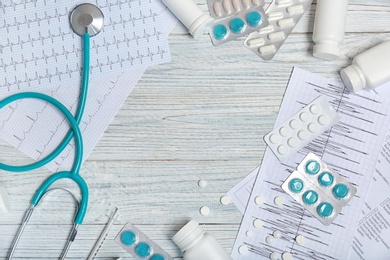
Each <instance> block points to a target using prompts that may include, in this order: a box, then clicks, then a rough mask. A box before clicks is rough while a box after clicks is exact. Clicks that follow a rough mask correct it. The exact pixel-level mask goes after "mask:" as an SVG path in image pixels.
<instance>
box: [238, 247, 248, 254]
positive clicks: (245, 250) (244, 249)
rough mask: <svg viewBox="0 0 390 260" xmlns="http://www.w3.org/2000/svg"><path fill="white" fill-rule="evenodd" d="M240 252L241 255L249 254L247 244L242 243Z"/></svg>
mask: <svg viewBox="0 0 390 260" xmlns="http://www.w3.org/2000/svg"><path fill="white" fill-rule="evenodd" d="M238 252H239V253H240V255H247V254H248V253H249V249H248V247H247V246H245V245H242V246H240V247H239V248H238Z"/></svg>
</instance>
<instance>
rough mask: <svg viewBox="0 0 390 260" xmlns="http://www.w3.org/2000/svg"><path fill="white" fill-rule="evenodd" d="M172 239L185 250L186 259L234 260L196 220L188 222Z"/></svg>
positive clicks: (184, 256)
mask: <svg viewBox="0 0 390 260" xmlns="http://www.w3.org/2000/svg"><path fill="white" fill-rule="evenodd" d="M172 240H173V242H175V244H176V245H177V246H178V247H179V248H180V250H181V251H182V252H184V255H183V258H184V260H232V258H231V257H230V256H229V255H228V254H227V253H226V251H225V250H224V249H223V248H222V246H221V245H220V244H219V243H218V241H217V240H215V238H214V237H212V236H211V235H210V234H207V233H205V232H204V230H203V229H202V228H201V227H200V226H199V224H198V222H196V221H195V220H191V221H190V222H188V223H187V225H185V226H184V227H183V228H182V229H180V230H179V231H178V232H177V233H176V235H174V236H173V238H172Z"/></svg>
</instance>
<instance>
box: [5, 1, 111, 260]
mask: <svg viewBox="0 0 390 260" xmlns="http://www.w3.org/2000/svg"><path fill="white" fill-rule="evenodd" d="M69 19H70V24H71V27H72V29H73V31H74V32H75V33H76V34H77V35H79V36H82V37H83V42H84V44H83V47H84V62H83V74H82V82H81V90H80V96H79V103H78V107H77V111H76V114H75V116H73V115H72V114H71V113H70V112H69V110H68V109H67V108H66V107H65V106H64V105H63V104H62V103H61V102H59V101H58V100H56V99H54V98H53V97H51V96H47V95H44V94H41V93H35V92H25V93H19V94H15V95H12V96H9V97H7V98H5V99H3V100H2V101H0V109H1V108H3V107H4V106H6V105H8V104H10V103H12V102H15V101H17V100H21V99H40V100H43V101H46V102H48V103H50V104H51V105H53V106H54V107H55V108H57V109H58V110H59V111H60V112H62V113H63V115H64V116H65V117H66V119H67V120H68V122H69V124H70V128H71V129H70V130H69V132H68V133H67V134H66V136H65V137H64V139H63V140H62V142H61V143H60V144H59V145H58V146H57V148H56V149H55V150H54V151H53V152H51V153H50V154H49V155H48V156H46V157H45V158H43V159H42V160H40V161H37V162H35V163H32V164H29V165H24V166H12V165H7V164H4V163H0V169H2V170H6V171H12V172H22V171H30V170H34V169H37V168H39V167H41V166H43V165H46V164H47V163H49V162H50V161H52V160H53V159H54V158H56V157H57V156H58V155H59V154H60V153H61V152H62V151H63V150H64V149H65V147H66V146H67V145H68V144H69V142H70V141H71V139H72V138H75V149H76V152H75V159H74V162H73V165H72V169H71V170H70V171H62V172H58V173H55V174H53V175H51V176H50V177H49V178H47V179H46V180H45V181H44V182H43V183H42V185H41V186H40V187H39V189H38V190H37V191H36V193H35V195H34V197H33V199H32V200H31V205H30V207H29V208H28V209H27V211H26V213H25V214H24V217H23V220H22V224H21V226H20V227H19V230H18V232H17V234H16V236H15V238H14V241H13V243H12V246H11V249H10V251H9V254H8V256H7V259H12V256H13V254H14V252H15V249H16V246H17V244H18V242H19V240H20V237H21V235H22V233H23V231H24V228H25V227H26V225H27V223H28V221H29V219H30V217H31V215H32V213H33V211H34V209H35V207H36V206H37V205H38V204H39V202H40V201H41V200H42V198H43V196H44V195H45V194H46V193H47V192H48V189H49V188H50V187H51V186H52V184H53V183H54V182H56V181H58V180H60V179H70V180H72V181H73V182H75V183H76V184H77V185H78V187H79V189H80V193H81V200H80V203H79V206H78V210H77V214H76V216H75V219H74V224H73V227H72V230H71V232H70V234H69V236H68V240H67V242H66V244H65V247H64V249H63V251H62V253H61V256H60V259H64V258H65V256H66V254H67V252H68V251H69V248H70V245H71V243H72V242H73V241H74V239H75V237H76V235H77V229H78V226H79V225H80V224H82V223H83V220H84V217H85V213H86V211H87V205H88V186H87V184H86V183H85V181H84V179H83V178H82V177H81V176H80V167H81V164H82V158H83V141H82V135H81V131H80V128H79V123H80V121H81V118H82V115H83V112H84V108H85V102H86V98H87V91H88V81H89V62H90V37H92V36H95V35H96V34H98V33H99V32H100V31H101V30H102V29H103V19H104V16H103V13H102V11H101V10H100V9H99V8H98V7H97V6H95V5H93V4H81V5H79V6H77V7H76V8H75V9H74V10H73V11H72V12H71V14H70V17H69Z"/></svg>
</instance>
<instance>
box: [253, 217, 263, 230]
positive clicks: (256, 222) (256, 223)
mask: <svg viewBox="0 0 390 260" xmlns="http://www.w3.org/2000/svg"><path fill="white" fill-rule="evenodd" d="M253 226H254V227H255V228H261V227H262V226H263V221H262V220H261V219H258V218H257V219H255V220H254V221H253Z"/></svg>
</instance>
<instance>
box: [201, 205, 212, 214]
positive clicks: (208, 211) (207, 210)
mask: <svg viewBox="0 0 390 260" xmlns="http://www.w3.org/2000/svg"><path fill="white" fill-rule="evenodd" d="M199 211H200V214H202V215H203V216H208V215H210V209H209V207H207V206H203V207H201V208H200V210H199Z"/></svg>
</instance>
